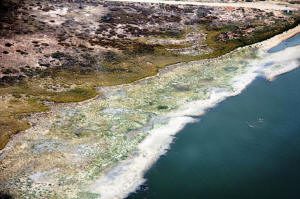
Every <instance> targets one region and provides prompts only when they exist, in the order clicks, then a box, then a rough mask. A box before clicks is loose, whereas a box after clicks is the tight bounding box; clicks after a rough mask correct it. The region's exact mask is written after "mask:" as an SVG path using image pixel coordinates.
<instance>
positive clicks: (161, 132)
mask: <svg viewBox="0 0 300 199" xmlns="http://www.w3.org/2000/svg"><path fill="white" fill-rule="evenodd" d="M299 32H300V26H299V25H298V26H296V27H295V28H293V29H290V30H288V31H286V32H284V33H282V34H280V35H276V36H274V37H272V38H270V39H268V40H265V41H263V42H260V43H256V44H253V45H250V46H246V47H242V48H238V49H243V48H249V47H258V48H259V51H260V52H261V53H264V52H266V51H267V50H268V49H270V48H272V47H274V46H276V45H278V44H279V43H280V42H283V41H284V40H286V39H288V38H290V37H293V36H294V35H296V34H298V33H299ZM238 49H237V50H238ZM221 59H222V58H221ZM297 67H298V66H297ZM263 68H264V67H263V66H261V67H250V69H249V70H248V71H247V72H245V73H244V74H242V75H240V76H238V77H235V78H233V80H232V86H233V87H234V88H235V91H233V92H228V91H222V90H218V89H212V90H211V92H210V97H209V98H208V99H206V100H198V101H194V102H192V103H188V104H186V105H185V106H184V107H181V108H180V109H179V111H176V112H175V113H174V112H173V113H169V114H167V116H168V117H169V122H168V124H167V125H165V126H163V127H160V128H157V129H153V130H151V132H150V133H149V135H148V136H147V137H146V138H145V139H144V140H143V141H142V142H141V143H140V144H139V145H138V154H137V155H135V156H131V157H130V158H128V159H126V160H124V161H121V162H120V163H118V164H117V166H115V167H113V168H112V169H110V170H109V171H108V172H107V173H104V174H103V175H102V176H100V178H99V179H98V180H96V181H95V182H94V183H93V184H92V185H91V186H90V188H89V191H90V192H93V193H98V194H100V195H101V198H104V199H106V198H107V199H109V198H124V197H126V196H128V194H129V193H131V192H133V191H135V190H136V188H138V186H139V185H141V184H142V183H143V182H144V181H145V179H144V178H143V175H144V173H145V172H146V171H147V170H148V169H149V168H150V167H151V166H152V165H153V164H154V163H155V162H156V161H157V159H158V158H159V157H160V156H161V155H163V154H164V153H165V152H166V151H167V150H168V149H169V146H170V144H171V143H172V141H173V139H174V135H176V133H178V132H179V131H180V130H181V129H182V128H184V126H185V125H186V124H188V123H191V122H195V121H197V120H196V119H194V118H192V117H191V116H197V117H200V116H201V115H203V114H204V113H205V112H206V111H207V110H209V109H210V108H212V107H214V106H216V105H217V104H218V103H220V102H221V101H223V100H225V99H226V98H228V97H232V96H235V95H238V94H240V93H241V92H242V90H244V89H245V88H246V87H247V86H248V85H249V84H250V83H251V82H252V81H253V80H254V79H255V78H256V77H257V76H261V75H262V76H264V77H265V78H267V79H269V77H270V75H272V74H270V73H266V71H264V70H262V69H263ZM295 68H296V67H295V66H293V67H284V69H283V70H280V71H279V72H277V73H275V75H274V76H278V75H280V74H283V73H285V72H288V71H290V70H293V69H295ZM258 71H259V73H258ZM159 74H161V72H159V73H158V76H159ZM154 77H155V76H154ZM149 78H153V77H149ZM142 81H146V80H145V79H143V80H142ZM138 82H139V81H138ZM138 82H137V83H138ZM123 86H124V85H123ZM190 107H193V111H192V112H191V108H190ZM195 107H197V108H195ZM188 108H190V109H188ZM195 109H196V111H195ZM180 110H181V111H180ZM130 183H131V184H130ZM107 190H110V191H107Z"/></svg>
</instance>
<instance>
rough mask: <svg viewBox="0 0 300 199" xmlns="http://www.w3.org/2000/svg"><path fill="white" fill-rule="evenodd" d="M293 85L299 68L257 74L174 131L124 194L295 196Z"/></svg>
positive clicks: (297, 132) (298, 156)
mask: <svg viewBox="0 0 300 199" xmlns="http://www.w3.org/2000/svg"><path fill="white" fill-rule="evenodd" d="M299 38H300V36H299V35H297V36H295V37H293V38H292V39H289V40H288V41H287V42H284V43H281V44H279V45H278V46H276V47H274V48H273V49H271V50H270V51H269V52H277V51H279V50H283V49H285V48H287V47H290V46H294V45H295V44H299V43H300V39H299ZM299 91H300V70H299V69H296V70H295V71H293V72H290V73H288V74H285V75H282V76H280V77H278V78H277V79H276V80H275V81H273V82H271V83H270V82H269V81H267V80H265V79H263V78H257V79H256V80H255V81H254V82H253V83H252V84H251V85H250V86H249V87H248V88H247V89H246V90H244V91H243V92H242V94H240V95H238V96H235V97H231V98H229V99H227V100H226V101H224V102H222V103H221V104H219V105H218V106H217V107H215V108H214V109H212V110H210V111H209V112H208V113H207V114H206V115H204V116H203V117H201V118H199V121H198V122H196V123H193V124H189V125H187V126H186V127H185V128H184V129H183V130H182V131H181V132H180V133H179V134H177V136H176V139H175V141H174V143H173V144H172V145H171V149H170V150H169V151H168V153H166V154H165V155H164V156H162V157H161V158H160V159H159V160H158V162H157V163H156V164H155V165H154V166H152V168H151V169H150V170H149V171H148V172H147V173H146V175H145V178H146V180H147V181H146V183H145V184H144V185H142V186H141V187H140V189H139V191H137V192H136V193H132V194H131V195H130V196H129V197H128V198H129V199H140V198H143V199H144V198H147V199H152V198H153V199H154V198H155V199H165V198H172V199H176V198H178V199H179V198H180V199H181V198H189V199H190V198H197V199H198V198H205V199H207V198H218V199H219V198H243V199H244V198H263V199H266V198H299V197H300V189H299V187H300V171H299V169H298V168H299V165H300V119H299V118H300V92H299Z"/></svg>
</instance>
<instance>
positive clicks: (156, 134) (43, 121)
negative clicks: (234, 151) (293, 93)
mask: <svg viewBox="0 0 300 199" xmlns="http://www.w3.org/2000/svg"><path fill="white" fill-rule="evenodd" d="M297 27H298V28H299V26H297ZM286 36H288V35H286ZM291 36H293V35H291ZM291 36H290V37H291ZM258 44H260V43H258ZM255 45H256V44H253V45H251V47H254V46H255ZM249 47H250V46H246V47H241V48H238V49H235V50H234V51H239V50H240V49H243V48H244V49H247V48H249ZM234 51H232V52H234ZM230 55H231V54H230V53H229V54H225V55H223V56H221V57H218V58H215V59H206V60H201V61H193V62H189V63H190V64H191V63H202V64H205V63H210V62H214V61H219V60H220V61H221V60H223V59H227V58H228V57H230ZM189 63H180V64H175V65H170V66H168V67H167V68H165V69H162V70H161V71H160V72H159V73H158V74H157V75H155V76H151V77H147V78H144V79H142V80H139V81H136V82H134V83H131V84H125V85H118V86H117V87H124V86H131V85H135V84H140V83H143V82H147V80H148V79H151V78H156V77H157V76H160V75H161V74H163V73H166V72H168V71H169V70H172V69H173V68H177V67H184V65H187V66H188V64H189ZM252 72H254V71H252ZM255 77H256V76H255ZM255 77H254V78H255ZM243 79H244V78H242V80H243ZM247 81H250V82H251V81H252V79H251V78H250V79H249V80H247ZM114 87H115V86H113V87H103V88H104V89H105V88H107V89H108V91H109V89H110V88H114ZM242 89H243V88H242ZM211 92H212V94H213V95H214V96H213V97H211V98H209V99H208V100H204V101H206V105H205V106H204V105H203V102H204V101H203V100H200V101H199V103H200V104H198V105H200V106H201V109H198V112H195V113H194V114H195V115H197V116H199V115H201V114H204V113H205V111H206V110H207V109H209V108H212V107H213V106H214V105H216V104H217V103H219V102H220V101H222V100H224V99H225V98H226V97H228V92H225V91H224V92H222V91H220V90H218V89H215V90H212V91H211ZM237 94H238V93H237ZM97 98H101V96H97V97H96V98H93V99H90V100H87V101H83V102H79V103H71V104H62V105H60V106H56V105H54V106H53V107H52V108H51V111H50V112H48V113H42V114H46V117H44V118H40V117H39V114H34V115H33V117H32V119H33V121H34V120H36V121H35V122H34V124H35V125H34V126H33V127H32V128H31V129H29V130H28V131H25V132H24V133H20V134H18V135H15V136H14V138H13V140H12V142H10V143H9V147H7V149H6V150H5V151H1V153H2V152H3V153H2V154H0V158H2V157H5V153H6V152H7V153H9V151H10V149H11V147H13V146H14V143H16V142H17V141H21V140H22V138H23V135H24V134H25V133H26V134H27V133H28V134H31V135H33V136H37V135H40V136H43V135H44V134H47V132H48V131H49V126H50V125H51V122H53V118H54V117H55V114H56V113H57V112H58V111H59V110H61V109H62V108H65V107H70V108H71V107H74V106H81V105H84V104H89V103H91V102H93V101H94V100H95V99H97ZM216 98H219V99H217V100H216ZM194 103H195V102H194ZM187 105H188V106H191V104H187ZM195 105H197V104H194V105H193V106H195ZM199 111H200V113H199ZM167 116H168V117H172V120H170V121H169V125H166V126H163V127H162V128H159V129H155V130H154V131H152V132H151V134H150V135H148V136H147V137H146V138H145V139H144V140H143V141H142V142H140V143H139V145H138V146H139V149H140V148H141V149H146V150H147V151H146V152H145V153H144V154H142V160H143V162H144V163H145V164H144V165H140V164H139V161H137V165H139V166H138V167H132V169H133V170H132V171H133V172H135V171H136V170H138V169H139V172H140V171H141V172H142V174H143V173H144V172H145V171H146V170H147V169H148V168H149V167H150V166H152V164H153V163H154V162H155V161H156V160H157V159H158V158H159V156H160V155H161V154H164V153H165V151H166V150H167V149H168V146H169V144H171V143H172V141H173V136H174V135H175V134H176V133H178V132H179V131H180V130H181V129H182V128H183V127H184V126H185V125H186V124H187V123H190V122H195V121H196V120H194V118H191V117H190V116H191V113H190V112H189V113H188V115H184V114H183V113H182V112H177V115H176V114H174V112H173V113H170V114H168V115H167ZM169 127H172V132H171V131H170V128H169ZM175 127H176V128H175ZM161 131H168V132H167V133H165V134H162V133H161ZM162 135H163V136H162ZM151 136H152V137H151ZM14 140H15V141H14ZM147 147H148V148H147ZM154 147H155V149H156V151H153V148H154ZM8 148H10V149H8ZM129 157H130V156H129ZM131 157H132V156H131ZM149 157H150V158H149ZM127 161H129V162H127V163H126V162H125V166H128V167H129V166H130V164H131V163H130V161H132V159H128V160H127ZM149 161H150V163H149ZM122 163H124V161H121V165H120V164H119V163H118V164H117V166H116V167H114V166H113V167H108V168H107V169H105V170H104V172H103V175H102V177H105V176H106V175H108V174H109V173H111V172H112V173H113V175H110V177H112V176H114V175H115V174H118V173H119V174H120V173H122V172H125V173H126V171H124V169H126V168H123V166H124V165H122ZM112 168H113V169H112ZM116 170H117V171H116ZM105 171H107V172H105ZM127 174H129V176H128V177H127V178H124V182H123V183H119V181H118V179H117V178H118V177H115V180H116V181H118V184H117V185H118V186H122V191H123V193H124V194H123V195H127V194H128V190H132V191H134V190H135V189H136V187H137V186H138V185H140V184H141V183H142V182H143V180H144V179H143V176H142V175H140V174H141V173H138V174H137V175H135V176H134V177H133V178H132V176H131V174H132V173H130V172H129V173H127ZM98 179H99V180H100V179H101V176H100V178H98ZM128 179H132V180H128ZM136 179H138V180H136ZM128 182H133V183H134V184H131V185H128V186H127V187H125V186H124V185H127V184H128ZM104 185H105V186H106V185H107V186H109V185H112V186H113V188H115V187H116V188H117V187H118V186H114V185H113V184H111V179H108V181H106V182H105V184H104ZM97 187H98V185H97ZM97 187H96V188H92V190H91V191H90V192H94V190H97V189H98V188H97ZM109 189H110V187H109V188H107V190H109ZM112 190H113V189H112ZM111 192H113V193H118V192H117V191H115V192H114V191H111ZM102 194H103V193H102ZM103 197H104V198H105V196H103ZM106 198H122V196H120V197H119V196H111V197H110V196H107V197H106Z"/></svg>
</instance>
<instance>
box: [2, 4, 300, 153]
mask: <svg viewBox="0 0 300 199" xmlns="http://www.w3.org/2000/svg"><path fill="white" fill-rule="evenodd" d="M0 5H1V7H0V9H1V12H0V98H1V101H0V107H1V110H0V148H3V147H4V146H5V144H6V143H7V141H8V139H9V137H10V136H11V135H12V134H14V133H17V132H20V131H23V130H24V129H26V128H28V127H29V126H30V124H29V123H28V122H27V121H26V120H25V119H24V118H26V116H27V115H28V114H30V113H34V112H41V111H46V110H48V105H47V104H49V103H52V102H78V101H82V100H85V99H89V98H92V97H94V96H96V95H97V94H98V93H97V92H96V88H97V87H99V86H105V85H117V84H123V83H129V82H132V81H135V80H138V79H141V78H144V77H147V76H151V75H155V74H156V73H157V71H158V70H159V69H160V68H163V67H164V66H167V65H170V64H174V63H178V62H185V61H191V60H200V59H205V58H213V57H217V56H220V55H222V54H225V53H227V52H229V51H231V50H233V49H235V48H237V47H240V46H244V45H248V44H252V43H255V42H257V41H261V40H264V39H266V38H268V37H271V36H273V35H275V34H277V33H280V32H282V31H284V30H286V29H289V28H290V27H293V26H295V25H297V24H298V23H299V12H298V11H291V12H289V13H286V12H284V11H279V10H259V9H253V8H239V7H237V8H235V7H207V6H194V5H167V4H153V3H152V4H151V3H126V2H103V1H97V0H87V1H84V3H82V4H80V3H78V2H77V1H68V2H67V1H63V0H56V1H54V0H53V1H50V0H49V1H36V0H27V1H26V0H4V1H1V4H0Z"/></svg>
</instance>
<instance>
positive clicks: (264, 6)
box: [107, 0, 300, 10]
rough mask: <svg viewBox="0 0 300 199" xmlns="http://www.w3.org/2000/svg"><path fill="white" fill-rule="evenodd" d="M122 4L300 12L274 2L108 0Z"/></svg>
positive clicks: (297, 8)
mask: <svg viewBox="0 0 300 199" xmlns="http://www.w3.org/2000/svg"><path fill="white" fill-rule="evenodd" d="M107 1H120V2H144V3H145V2H147V3H164V4H173V5H198V6H216V7H226V6H230V7H244V8H256V9H261V10H286V9H289V10H299V9H300V5H296V4H294V5H291V4H288V5H287V4H285V3H282V4H278V3H275V2H274V3H273V2H236V3H215V2H197V1H166V0H107Z"/></svg>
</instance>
